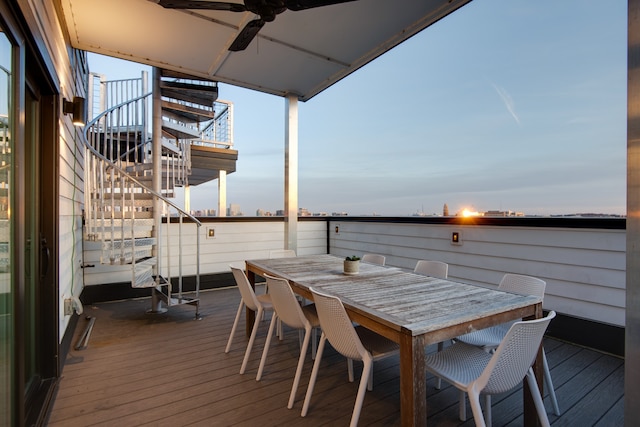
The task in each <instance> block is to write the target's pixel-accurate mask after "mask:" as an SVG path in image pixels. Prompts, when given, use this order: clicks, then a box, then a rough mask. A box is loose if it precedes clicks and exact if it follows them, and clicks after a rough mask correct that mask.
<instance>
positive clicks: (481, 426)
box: [468, 390, 487, 427]
mask: <svg viewBox="0 0 640 427" xmlns="http://www.w3.org/2000/svg"><path fill="white" fill-rule="evenodd" d="M468 394H469V404H470V405H471V411H472V412H473V419H474V420H475V422H476V427H486V426H487V425H486V424H485V422H484V417H483V416H482V408H481V407H480V395H479V394H478V393H477V392H476V391H472V390H469V393H468Z"/></svg>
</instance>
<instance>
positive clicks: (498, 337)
mask: <svg viewBox="0 0 640 427" xmlns="http://www.w3.org/2000/svg"><path fill="white" fill-rule="evenodd" d="M545 288H546V282H545V281H544V280H542V279H538V278H537V277H531V276H525V275H522V274H512V273H507V274H505V275H504V276H503V277H502V280H501V281H500V284H499V285H498V289H500V290H501V291H507V292H513V293H516V294H520V295H535V296H538V297H541V298H544V291H545ZM512 323H513V322H507V323H503V324H501V325H497V326H493V327H490V328H486V329H481V330H479V331H474V332H470V333H468V334H465V335H461V336H459V337H457V338H456V341H462V342H464V343H467V344H470V345H475V346H477V347H481V348H482V349H484V350H486V351H494V350H495V349H496V348H497V347H498V346H499V345H500V342H501V341H502V339H503V338H504V336H505V334H506V333H507V331H508V330H509V327H510V326H511V324H512ZM542 366H543V371H544V379H545V381H546V383H547V387H548V388H549V397H550V398H551V403H552V405H553V412H554V414H556V415H558V416H559V415H560V407H559V406H558V399H557V397H556V391H555V389H554V388H553V381H552V380H551V373H550V372H549V363H548V362H547V355H546V354H545V351H544V347H543V349H542ZM464 404H465V403H464V395H463V396H462V400H461V402H460V405H461V406H462V407H461V409H460V419H461V420H462V421H464V420H465V419H466V411H465V410H464Z"/></svg>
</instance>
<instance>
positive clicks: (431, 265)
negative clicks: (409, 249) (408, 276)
mask: <svg viewBox="0 0 640 427" xmlns="http://www.w3.org/2000/svg"><path fill="white" fill-rule="evenodd" d="M413 272H414V273H419V274H424V275H426V276H431V277H437V278H440V279H446V278H447V276H448V274H449V264H447V263H446V262H442V261H429V260H424V259H422V260H419V261H418V262H417V263H416V266H415V268H414V269H413Z"/></svg>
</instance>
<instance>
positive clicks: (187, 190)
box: [184, 185, 191, 213]
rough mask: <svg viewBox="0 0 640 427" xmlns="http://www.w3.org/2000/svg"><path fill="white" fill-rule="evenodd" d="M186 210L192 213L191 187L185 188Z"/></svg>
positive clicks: (186, 186)
mask: <svg viewBox="0 0 640 427" xmlns="http://www.w3.org/2000/svg"><path fill="white" fill-rule="evenodd" d="M184 210H185V212H188V213H191V186H190V185H185V186H184Z"/></svg>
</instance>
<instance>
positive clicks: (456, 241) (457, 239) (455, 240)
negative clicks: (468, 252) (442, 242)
mask: <svg viewBox="0 0 640 427" xmlns="http://www.w3.org/2000/svg"><path fill="white" fill-rule="evenodd" d="M451 244H452V245H461V244H462V235H461V234H460V232H459V231H454V232H453V233H451Z"/></svg>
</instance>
